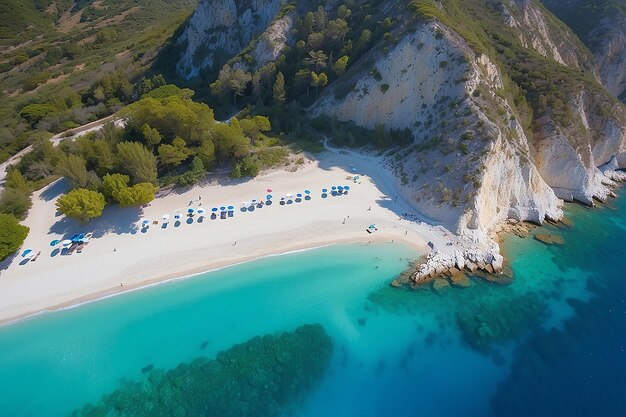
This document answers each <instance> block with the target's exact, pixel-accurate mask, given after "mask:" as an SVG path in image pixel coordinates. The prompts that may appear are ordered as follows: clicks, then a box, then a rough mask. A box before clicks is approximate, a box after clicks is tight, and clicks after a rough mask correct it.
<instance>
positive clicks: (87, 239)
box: [80, 236, 89, 243]
mask: <svg viewBox="0 0 626 417" xmlns="http://www.w3.org/2000/svg"><path fill="white" fill-rule="evenodd" d="M80 241H81V242H82V243H89V238H88V237H87V236H85V237H84V238H82V239H81V240H80Z"/></svg>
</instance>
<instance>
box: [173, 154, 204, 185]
mask: <svg viewBox="0 0 626 417" xmlns="http://www.w3.org/2000/svg"><path fill="white" fill-rule="evenodd" d="M202 177H204V164H203V163H202V159H200V157H198V156H194V158H193V160H192V161H191V167H190V169H189V171H187V172H185V173H184V174H183V175H180V176H179V177H178V181H177V182H178V185H182V186H187V185H191V184H195V183H197V182H198V181H200V180H201V179H202Z"/></svg>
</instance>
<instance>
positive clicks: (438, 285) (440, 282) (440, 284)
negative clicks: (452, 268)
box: [433, 278, 450, 292]
mask: <svg viewBox="0 0 626 417" xmlns="http://www.w3.org/2000/svg"><path fill="white" fill-rule="evenodd" d="M449 286H450V283H449V282H448V280H447V279H443V278H437V279H436V280H435V282H433V290H435V291H437V292H441V291H443V290H444V289H445V288H447V287H449Z"/></svg>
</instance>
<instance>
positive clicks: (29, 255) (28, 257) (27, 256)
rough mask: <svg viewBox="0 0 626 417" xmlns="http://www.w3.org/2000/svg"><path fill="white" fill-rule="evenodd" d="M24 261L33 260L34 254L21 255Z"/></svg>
mask: <svg viewBox="0 0 626 417" xmlns="http://www.w3.org/2000/svg"><path fill="white" fill-rule="evenodd" d="M22 256H23V257H24V258H26V259H33V258H34V257H35V252H32V251H31V252H28V253H27V254H26V255H22Z"/></svg>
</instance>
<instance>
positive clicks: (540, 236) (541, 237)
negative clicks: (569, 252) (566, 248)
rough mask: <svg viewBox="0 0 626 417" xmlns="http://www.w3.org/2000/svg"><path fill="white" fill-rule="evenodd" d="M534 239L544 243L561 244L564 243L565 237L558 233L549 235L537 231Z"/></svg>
mask: <svg viewBox="0 0 626 417" xmlns="http://www.w3.org/2000/svg"><path fill="white" fill-rule="evenodd" d="M535 239H537V240H538V241H540V242H543V243H545V244H546V245H562V244H564V243H565V239H563V237H561V236H559V235H549V234H547V233H537V234H536V235H535Z"/></svg>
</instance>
